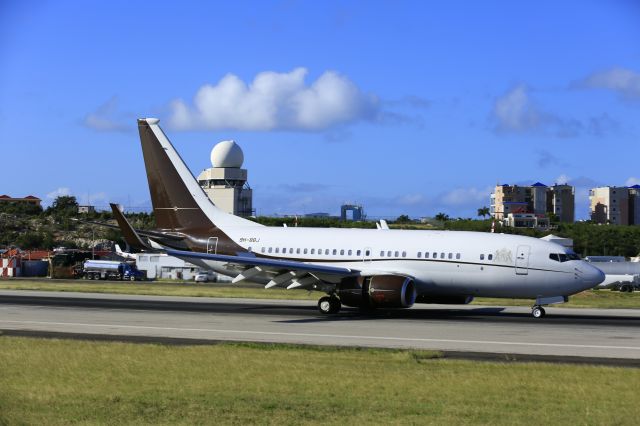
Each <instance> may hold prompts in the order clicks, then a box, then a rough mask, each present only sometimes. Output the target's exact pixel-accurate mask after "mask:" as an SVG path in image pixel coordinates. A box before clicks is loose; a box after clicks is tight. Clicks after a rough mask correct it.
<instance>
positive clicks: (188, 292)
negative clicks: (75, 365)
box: [0, 279, 640, 309]
mask: <svg viewBox="0 0 640 426" xmlns="http://www.w3.org/2000/svg"><path fill="white" fill-rule="evenodd" d="M0 289H3V290H41V291H63V292H67V291H77V292H89V293H115V294H144V295H155V296H194V297H236V298H252V299H288V300H309V301H312V302H315V301H317V300H318V299H319V298H320V297H321V296H323V295H324V294H323V293H320V292H316V291H313V292H309V291H301V290H285V289H281V288H271V289H268V290H267V289H264V288H263V287H262V286H261V285H259V284H255V285H253V284H252V285H242V284H234V285H230V284H194V283H175V282H153V283H135V284H133V283H123V282H118V281H98V282H96V281H84V280H33V281H32V280H23V279H19V280H0ZM473 304H474V305H491V306H531V304H532V300H530V299H489V298H477V299H475V300H474V301H473ZM426 306H428V305H426ZM558 306H561V307H572V308H629V309H631V308H633V309H640V292H634V293H620V292H617V291H610V290H589V291H585V292H582V293H580V294H576V295H575V296H571V298H570V300H569V303H566V304H563V305H558Z"/></svg>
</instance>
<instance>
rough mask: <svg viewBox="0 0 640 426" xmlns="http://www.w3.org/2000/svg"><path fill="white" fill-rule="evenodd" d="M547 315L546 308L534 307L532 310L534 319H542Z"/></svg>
mask: <svg viewBox="0 0 640 426" xmlns="http://www.w3.org/2000/svg"><path fill="white" fill-rule="evenodd" d="M545 314H546V312H545V311H544V308H543V307H542V306H534V307H533V308H532V309H531V315H533V317H534V318H542V317H544V316H545Z"/></svg>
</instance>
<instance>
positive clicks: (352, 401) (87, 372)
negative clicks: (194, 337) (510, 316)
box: [0, 336, 640, 425]
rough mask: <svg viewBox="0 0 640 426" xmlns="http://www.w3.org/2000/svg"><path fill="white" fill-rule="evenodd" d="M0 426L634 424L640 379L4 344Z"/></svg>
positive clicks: (343, 354)
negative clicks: (25, 425)
mask: <svg viewBox="0 0 640 426" xmlns="http://www.w3.org/2000/svg"><path fill="white" fill-rule="evenodd" d="M0 360H2V362H0V424H3V425H4V424H49V425H58V424H60V425H63V424H64V425H66V424H117V425H129V424H131V425H133V424H136V425H138V424H273V425H276V424H277V425H283V424H284V425H287V424H291V425H294V424H295V425H298V424H340V425H343V424H434V425H442V424H455V425H458V424H494V425H503V424H508V425H514V424H515V425H518V424H523V425H524V424H526V425H530V424H531V421H532V419H533V420H535V422H536V423H539V424H584V425H591V424H593V425H601V424H617V425H626V424H628V425H632V424H637V416H638V405H637V400H636V398H635V396H634V395H636V394H637V390H638V388H637V385H638V383H640V369H627V368H619V367H618V368H616V367H600V366H578V365H563V364H545V363H521V364H512V363H499V362H472V361H459V360H446V359H439V358H438V354H437V353H435V352H426V351H424V352H423V351H410V350H373V349H372V350H368V349H344V348H343V349H336V348H316V347H297V346H286V345H260V344H232V343H230V344H218V345H212V346H165V345H158V344H133V343H116V342H108V343H104V342H100V343H98V342H88V341H74V340H60V339H34V338H20V337H8V336H4V337H3V336H0Z"/></svg>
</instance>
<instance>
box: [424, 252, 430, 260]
mask: <svg viewBox="0 0 640 426" xmlns="http://www.w3.org/2000/svg"><path fill="white" fill-rule="evenodd" d="M424 258H425V259H428V258H429V252H428V251H425V252H424Z"/></svg>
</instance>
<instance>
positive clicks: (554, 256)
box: [549, 251, 580, 262]
mask: <svg viewBox="0 0 640 426" xmlns="http://www.w3.org/2000/svg"><path fill="white" fill-rule="evenodd" d="M549 259H551V260H555V261H556V262H567V261H569V260H580V256H578V255H577V254H575V253H574V252H572V251H570V252H568V253H551V254H549Z"/></svg>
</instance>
